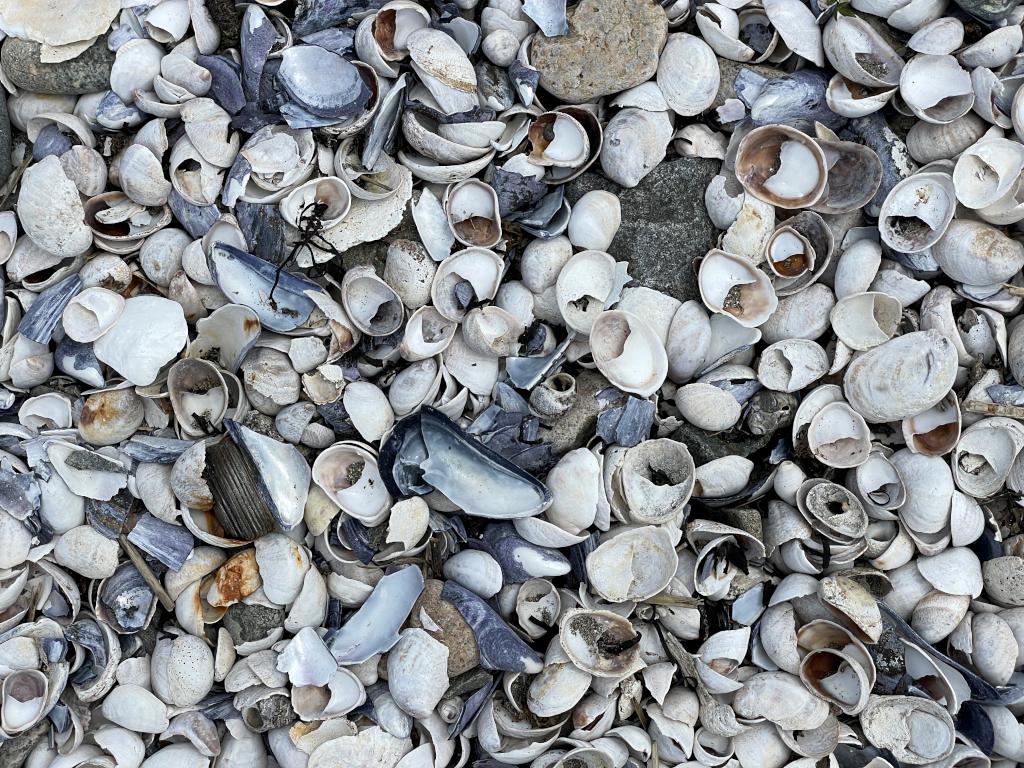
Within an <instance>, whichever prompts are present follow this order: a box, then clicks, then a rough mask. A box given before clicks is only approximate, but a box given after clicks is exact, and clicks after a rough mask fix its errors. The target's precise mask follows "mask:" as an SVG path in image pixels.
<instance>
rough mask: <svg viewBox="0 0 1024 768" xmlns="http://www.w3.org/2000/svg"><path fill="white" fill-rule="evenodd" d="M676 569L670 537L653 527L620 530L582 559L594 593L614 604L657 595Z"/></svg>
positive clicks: (676, 563)
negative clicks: (638, 564)
mask: <svg viewBox="0 0 1024 768" xmlns="http://www.w3.org/2000/svg"><path fill="white" fill-rule="evenodd" d="M637 560H640V561H642V562H644V563H645V567H644V569H643V572H642V573H640V572H639V571H638V570H637V569H636V568H635V566H634V565H633V563H634V562H636V561H637ZM677 566H678V558H677V557H676V554H675V550H674V549H673V547H672V537H671V535H670V534H669V533H668V531H667V530H666V529H664V528H660V527H656V526H644V527H641V528H636V529H633V530H631V531H623V532H621V533H619V534H617V535H616V536H614V537H612V538H610V539H608V540H607V541H605V542H604V543H603V544H601V545H600V546H598V547H597V549H595V550H594V551H593V552H591V553H590V554H589V555H587V560H586V568H587V577H588V579H589V581H590V584H591V585H592V586H593V588H594V590H595V591H596V592H597V593H598V594H599V595H601V597H603V598H604V599H606V600H608V601H610V602H618V603H621V602H624V601H626V600H644V599H646V598H648V597H651V596H653V595H655V594H657V593H658V592H660V591H661V590H663V589H664V588H665V587H666V586H668V583H669V581H670V580H671V578H672V576H673V575H674V574H675V571H676V567H677ZM626 574H629V578H627V577H626ZM567 652H568V651H567Z"/></svg>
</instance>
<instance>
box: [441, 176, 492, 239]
mask: <svg viewBox="0 0 1024 768" xmlns="http://www.w3.org/2000/svg"><path fill="white" fill-rule="evenodd" d="M445 212H446V213H447V216H448V225H449V226H450V227H451V230H452V232H453V233H454V234H455V239H456V240H458V241H459V242H460V243H462V244H463V245H468V246H479V247H481V248H490V247H492V246H494V245H496V244H497V243H498V242H499V241H500V240H501V215H500V214H499V212H498V195H497V193H495V191H494V189H493V188H492V187H491V186H490V185H489V184H485V183H484V182H482V181H479V180H477V179H467V180H466V181H462V182H459V183H458V184H454V185H453V186H451V187H450V188H449V189H448V192H447V194H446V195H445Z"/></svg>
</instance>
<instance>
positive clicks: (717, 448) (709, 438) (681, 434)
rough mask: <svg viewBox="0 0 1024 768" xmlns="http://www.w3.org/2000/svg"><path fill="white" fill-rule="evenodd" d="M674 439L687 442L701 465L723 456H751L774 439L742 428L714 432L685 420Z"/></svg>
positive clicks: (698, 464)
mask: <svg viewBox="0 0 1024 768" xmlns="http://www.w3.org/2000/svg"><path fill="white" fill-rule="evenodd" d="M671 437H672V439H673V440H678V441H679V442H681V443H685V444H686V447H687V448H689V449H690V455H692V456H693V461H694V463H695V464H696V465H697V466H698V467H699V466H700V465H701V464H707V463H708V462H709V461H714V460H715V459H720V458H722V457H723V456H744V457H746V456H749V455H750V454H752V453H754V452H755V451H759V450H761V449H762V448H764V447H765V446H766V445H768V443H770V442H771V440H772V437H773V436H772V435H771V434H767V435H751V434H750V433H749V432H745V431H743V430H740V429H731V430H729V431H728V432H719V433H717V434H712V433H711V432H705V431H704V430H703V429H700V428H699V427H695V426H693V425H692V424H690V423H688V422H683V423H682V424H681V425H680V427H679V429H677V430H676V431H675V432H673V433H672V435H671Z"/></svg>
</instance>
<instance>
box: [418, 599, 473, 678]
mask: <svg viewBox="0 0 1024 768" xmlns="http://www.w3.org/2000/svg"><path fill="white" fill-rule="evenodd" d="M443 588H444V582H442V581H439V580H437V579H428V580H427V581H426V583H425V584H424V585H423V593H422V594H421V595H420V597H419V599H418V600H417V601H416V604H415V605H414V606H413V608H412V614H411V615H410V616H409V626H411V627H422V628H424V629H428V630H429V629H430V627H429V626H427V627H424V625H423V622H422V621H421V619H420V612H421V611H426V613H427V615H428V616H429V617H430V618H431V619H432V620H433V622H434V623H435V624H437V625H438V626H439V627H440V628H441V629H440V631H438V632H432V635H433V637H434V638H435V639H436V640H438V641H440V642H441V643H442V644H443V645H444V646H445V647H446V648H447V649H448V675H449V676H451V677H454V676H455V675H461V674H462V673H463V672H468V671H469V670H471V669H473V668H474V667H475V666H477V665H478V664H479V663H480V651H479V649H478V648H477V645H476V639H475V638H474V637H473V630H471V629H470V628H469V624H467V623H466V622H465V620H464V619H463V618H462V615H461V614H460V613H459V611H458V610H457V609H456V608H455V606H453V605H452V604H451V603H449V602H448V601H447V600H442V599H441V590H442V589H443Z"/></svg>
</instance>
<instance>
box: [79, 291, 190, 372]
mask: <svg viewBox="0 0 1024 768" xmlns="http://www.w3.org/2000/svg"><path fill="white" fill-rule="evenodd" d="M187 341H188V326H187V323H186V322H185V316H184V313H183V312H182V309H181V305H179V304H177V303H176V302H173V301H170V300H168V299H164V298H160V297H159V296H136V297H134V298H131V299H128V300H127V301H126V302H125V304H124V309H123V311H122V312H121V315H120V316H119V317H118V318H117V320H116V321H115V322H114V324H113V325H112V326H111V327H110V329H109V330H108V331H107V332H106V333H104V334H103V335H102V336H101V337H100V338H98V339H97V340H96V342H95V344H94V347H93V348H94V350H95V352H96V356H97V357H98V358H99V359H100V361H102V362H104V363H106V364H107V365H109V366H110V367H111V368H113V369H114V370H115V371H117V372H118V373H119V374H121V375H122V376H124V377H125V378H126V379H128V380H129V381H131V382H132V383H133V384H136V385H138V386H146V385H148V384H152V383H153V381H154V380H155V379H156V377H157V374H158V373H159V371H160V368H161V367H163V366H164V365H165V364H167V363H168V362H170V361H171V360H173V359H174V358H175V357H176V356H177V355H178V353H179V352H180V351H181V350H182V348H183V347H184V346H185V343H186V342H187Z"/></svg>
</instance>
